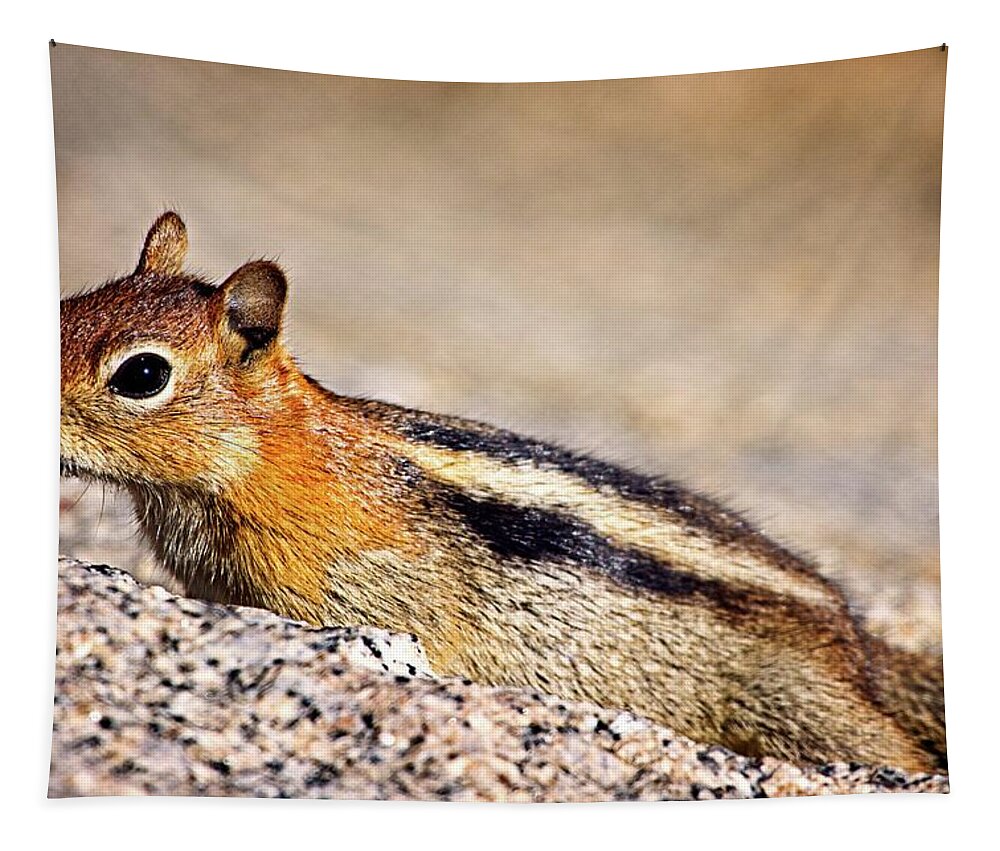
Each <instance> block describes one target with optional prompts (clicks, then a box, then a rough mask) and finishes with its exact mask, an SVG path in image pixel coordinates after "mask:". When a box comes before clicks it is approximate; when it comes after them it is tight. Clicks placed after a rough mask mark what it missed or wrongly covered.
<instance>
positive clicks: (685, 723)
mask: <svg viewBox="0 0 1000 851" xmlns="http://www.w3.org/2000/svg"><path fill="white" fill-rule="evenodd" d="M186 249H187V236H186V232H185V229H184V226H183V224H182V222H181V220H180V219H179V218H178V217H177V216H176V215H175V214H173V213H167V214H164V215H163V216H161V217H160V218H159V219H158V220H157V221H156V222H155V223H154V225H153V227H152V229H151V230H150V231H149V234H148V235H147V238H146V242H145V245H144V248H143V251H142V254H141V257H140V261H139V265H138V267H137V268H136V270H135V272H134V273H133V274H132V275H130V276H128V277H126V278H122V279H119V280H116V281H112V282H110V283H108V284H106V285H105V286H103V287H101V288H99V289H97V290H94V291H91V292H89V293H86V294H83V295H80V296H75V297H72V298H68V299H65V300H64V301H63V302H62V304H61V330H62V419H61V456H62V469H63V472H64V473H67V474H72V475H81V476H84V477H90V478H95V479H100V480H103V481H107V482H111V483H114V484H117V485H119V486H121V487H123V488H125V489H126V490H127V491H128V492H129V493H130V494H131V496H132V498H133V499H134V502H135V506H136V513H137V518H138V522H139V524H140V526H141V528H142V529H143V531H144V533H145V535H146V536H147V537H148V538H149V540H150V542H151V543H152V546H153V548H154V550H155V552H156V554H157V556H158V557H159V559H160V560H161V561H162V563H163V565H164V567H165V568H167V569H168V570H169V571H171V572H172V573H173V574H174V575H176V576H177V577H178V578H179V579H180V580H181V581H182V582H183V583H184V585H185V587H186V589H187V591H188V593H190V594H192V595H194V596H199V597H204V598H208V599H212V600H216V601H220V602H224V603H232V604H240V605H250V606H259V607H263V608H266V609H270V610H272V611H275V612H277V613H279V614H281V615H284V616H286V617H290V618H296V619H300V620H304V621H307V622H310V623H313V624H324V625H348V624H372V625H375V626H380V627H383V628H386V629H389V630H394V631H407V632H412V633H414V634H416V635H417V636H419V637H420V639H421V640H422V642H423V643H424V645H425V648H426V650H427V653H428V656H429V659H430V661H431V663H432V666H433V667H434V668H435V670H436V671H438V672H439V673H440V674H442V675H453V676H463V677H468V678H471V679H474V680H477V681H480V682H483V683H488V684H493V685H511V686H531V687H535V688H537V689H539V690H542V691H545V692H548V693H552V694H557V695H559V696H562V697H566V698H577V699H585V700H590V701H595V702H597V703H600V704H602V705H606V706H619V707H623V708H627V709H630V710H632V711H633V712H636V713H638V714H640V715H643V716H646V717H649V718H652V719H654V720H657V721H660V722H662V723H664V724H666V725H668V726H671V727H672V728H674V729H676V730H677V731H678V732H681V733H683V734H685V735H687V736H690V737H692V738H695V739H698V740H702V741H712V742H719V743H721V744H724V745H726V746H728V747H730V748H732V749H734V750H736V751H739V752H741V753H744V754H748V755H751V756H754V755H773V756H778V757H783V758H787V759H792V760H798V761H811V762H822V761H832V760H849V759H853V760H858V761H862V762H867V763H879V764H891V765H896V766H899V767H902V768H907V769H912V770H932V769H935V768H940V767H942V766H943V759H944V730H943V706H942V702H941V701H942V698H941V695H940V670H939V662H938V661H937V660H933V659H930V660H928V659H923V658H922V657H916V656H912V655H910V654H904V653H902V651H894V650H891V649H889V648H887V647H885V646H884V645H882V644H881V643H880V642H878V641H877V640H875V639H874V638H872V637H870V636H868V635H867V634H866V633H864V631H863V630H862V629H861V628H860V627H859V625H858V624H857V623H856V622H855V620H854V619H853V618H852V616H851V614H850V612H849V610H848V607H847V605H846V603H845V601H844V598H843V596H842V595H841V593H840V592H839V591H838V590H837V589H836V588H835V587H834V586H833V585H832V584H830V583H829V582H827V581H826V580H824V579H823V578H821V577H820V575H819V574H818V573H817V572H816V571H815V570H814V569H813V568H812V567H811V566H809V565H808V564H807V563H805V562H803V561H802V560H800V559H798V558H797V557H795V556H793V555H792V554H790V553H789V552H787V551H785V550H784V549H782V548H781V547H779V546H777V545H776V544H774V543H772V542H771V541H769V540H768V539H767V538H765V537H764V536H763V535H761V534H760V533H759V532H757V531H755V530H754V529H753V528H752V527H751V526H750V525H748V524H747V523H746V522H745V521H743V520H742V519H741V518H740V517H739V516H737V515H735V514H733V513H732V512H729V511H727V510H726V509H725V508H723V507H721V506H719V505H717V504H715V503H713V502H711V501H709V500H707V499H705V498H703V497H700V496H697V495H695V494H692V493H689V492H687V491H685V490H683V489H681V488H678V487H675V486H673V485H671V484H669V483H666V482H661V481H658V480H653V479H649V478H645V477H642V476H639V475H636V474H633V473H630V472H628V471H625V470H622V469H620V468H617V467H614V466H612V465H609V464H605V463H603V462H600V461H597V460H594V459H592V458H589V457H586V456H581V455H576V454H573V453H571V452H568V451H565V450H563V449H560V448H558V447H554V446H551V445H548V444H544V443H541V442H537V441H534V440H530V439H527V438H524V437H521V436H518V435H515V434H512V433H510V432H506V431H503V430H500V429H496V428H492V427H490V426H487V425H484V424H481V423H476V422H470V421H466V420H461V419H457V418H451V417H444V416H437V415H433V414H427V413H423V412H419V411H413V410H408V409H405V408H400V407H395V406H391V405H387V404H382V403H378V402H373V401H366V400H359V399H353V398H349V397H343V396H338V395H335V394H333V393H331V392H329V391H327V390H325V389H323V388H322V387H320V386H319V385H318V384H317V383H316V382H314V381H313V380H312V379H310V378H308V377H307V376H305V375H304V374H303V373H302V372H301V371H300V370H299V368H298V367H297V366H296V364H295V362H294V361H293V359H292V357H291V356H290V355H289V353H288V352H287V350H286V349H285V348H284V346H283V345H282V344H281V342H280V340H279V339H278V338H279V332H280V328H281V319H282V315H283V310H284V304H285V297H286V282H285V278H284V275H283V274H282V272H281V270H280V269H279V268H278V267H277V266H276V265H274V264H273V263H269V262H265V261H257V262H253V263H248V264H246V265H245V266H243V267H241V268H240V269H238V270H237V271H236V272H234V273H233V274H232V275H231V276H230V277H229V278H228V279H226V281H224V282H223V283H222V284H221V285H219V286H217V287H216V286H212V285H210V284H208V283H207V282H205V281H203V280H201V279H199V278H196V277H193V276H189V275H186V274H185V273H184V272H183V268H182V267H183V260H184V256H185V253H186Z"/></svg>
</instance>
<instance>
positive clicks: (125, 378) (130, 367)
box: [108, 353, 170, 399]
mask: <svg viewBox="0 0 1000 851" xmlns="http://www.w3.org/2000/svg"><path fill="white" fill-rule="evenodd" d="M169 380H170V364H169V363H167V361H166V360H165V359H164V358H161V357H160V356H159V355H154V354H148V353H147V354H142V355H133V356H132V357H130V358H129V359H128V360H127V361H125V363H123V364H122V365H121V366H120V367H118V369H117V370H116V371H115V374H114V375H112V376H111V381H109V382H108V387H110V388H111V392H112V393H117V394H118V395H119V396H126V397H128V398H129V399H148V398H149V397H150V396H155V395H156V394H157V393H159V392H160V391H162V390H163V388H164V387H166V386H167V382H168V381H169Z"/></svg>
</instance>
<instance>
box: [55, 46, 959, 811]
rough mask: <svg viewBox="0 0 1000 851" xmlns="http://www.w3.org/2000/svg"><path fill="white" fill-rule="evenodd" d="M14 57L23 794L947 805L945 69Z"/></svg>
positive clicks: (926, 64) (918, 61) (919, 54)
mask: <svg viewBox="0 0 1000 851" xmlns="http://www.w3.org/2000/svg"><path fill="white" fill-rule="evenodd" d="M50 54H51V63H52V81H53V89H52V90H53V100H54V115H55V153H56V168H57V182H58V213H59V247H60V275H61V296H62V297H61V302H60V334H61V395H60V398H61V416H60V469H61V473H62V479H61V492H60V494H61V499H60V515H59V517H60V531H59V534H60V547H59V549H60V552H61V553H62V555H61V557H60V560H59V565H58V571H59V583H58V616H57V650H58V653H57V657H56V670H55V677H56V705H55V715H54V730H53V740H52V762H51V770H50V785H49V794H50V796H51V797H77V796H102V795H175V796H179V795H201V796H254V797H320V798H353V799H397V800H398V799H419V800H442V801H443V800H448V801H495V802H512V801H518V802H557V801H577V802H579V801H611V800H615V801H620V800H679V799H695V800H705V799H718V798H747V797H775V796H802V795H817V794H830V793H837V794H839V793H859V792H938V793H940V792H947V791H948V774H947V757H946V744H945V719H944V692H943V676H942V657H941V645H942V641H941V619H940V602H939V582H938V576H939V557H938V520H937V516H938V508H937V455H936V441H937V434H936V413H937V412H936V394H937V384H936V381H937V378H936V360H937V351H936V332H937V278H938V231H939V201H940V191H941V150H942V127H943V114H944V87H945V69H946V62H947V50H946V49H945V48H943V47H935V48H932V49H926V50H916V51H912V52H908V53H899V54H892V55H886V56H875V57H869V58H865V59H854V60H848V61H841V62H824V63H817V64H811V65H801V66H790V67H780V68H766V69H759V70H749V71H730V72H724V73H705V74H695V75H685V76H674V77H650V78H637V79H609V80H591V81H574V82H540V83H474V82H468V83H464V82H417V81H406V80H387V79H366V78H356V77H343V76H326V75H320V74H305V73H293V72H287V71H278V70H266V69H261V68H250V67H242V66H233V65H223V64H215V63H210V62H196V61H189V60H179V59H170V58H164V57H158V56H146V55H141V54H134V53H124V52H116V51H108V50H99V49H95V48H86V47H77V46H73V45H66V44H55V43H53V44H51V45H50Z"/></svg>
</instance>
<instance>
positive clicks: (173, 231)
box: [135, 210, 188, 275]
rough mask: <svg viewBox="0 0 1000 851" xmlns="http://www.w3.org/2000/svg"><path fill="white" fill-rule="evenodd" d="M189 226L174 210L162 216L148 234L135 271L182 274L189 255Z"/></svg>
mask: <svg viewBox="0 0 1000 851" xmlns="http://www.w3.org/2000/svg"><path fill="white" fill-rule="evenodd" d="M187 250H188V237H187V228H186V227H184V222H182V221H181V217H180V216H178V215H177V213H175V212H173V211H172V210H171V211H170V212H168V213H164V214H163V215H162V216H160V217H159V218H158V219H157V220H156V221H155V222H153V226H152V227H151V228H150V229H149V233H147V234H146V243H145V244H144V245H143V246H142V254H140V255H139V265H138V266H136V269H135V273H136V274H137V275H141V274H143V273H146V272H152V273H156V274H160V275H177V274H180V271H181V268H182V267H183V266H184V258H185V257H186V256H187Z"/></svg>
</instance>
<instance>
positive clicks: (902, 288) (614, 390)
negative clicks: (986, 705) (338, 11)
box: [52, 45, 947, 647]
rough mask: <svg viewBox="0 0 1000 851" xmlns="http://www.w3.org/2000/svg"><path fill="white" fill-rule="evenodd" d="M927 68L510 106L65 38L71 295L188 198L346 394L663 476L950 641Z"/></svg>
mask: <svg viewBox="0 0 1000 851" xmlns="http://www.w3.org/2000/svg"><path fill="white" fill-rule="evenodd" d="M946 56H947V54H946V53H945V52H942V51H941V50H940V49H938V48H935V49H931V50H922V51H915V52H911V53H903V54H895V55H891V56H884V57H874V58H869V59H860V60H852V61H847V62H836V63H822V64H816V65H804V66H795V67H787V68H774V69H765V70H757V71H746V72H730V73H721V74H704V75H695V76H682V77H662V78H646V79H634V80H609V81H598V82H579V83H577V82H572V83H546V84H508V85H497V84H458V83H422V82H399V81H386V80H368V79H356V78H347V77H330V76H320V75H305V74H296V73H289V72H279V71H270V70H262V69H255V68H245V67H238V66H228V65H216V64H211V63H198V62H190V61H183V60H173V59H163V58H157V57H150V56H141V55H136V54H128V53H118V52H112V51H101V50H94V49H88V48H78V47H73V46H69V45H59V46H57V47H56V48H54V49H53V51H52V61H53V94H54V101H55V127H56V164H57V178H58V191H59V230H60V255H61V276H62V288H63V292H64V293H68V292H72V291H75V290H78V289H80V288H82V287H84V286H86V285H93V284H96V283H100V282H101V281H103V280H104V279H106V278H108V277H111V276H115V275H118V274H124V273H127V272H129V271H130V270H131V269H132V268H133V266H134V265H135V262H136V260H137V258H138V254H139V249H140V247H141V244H142V238H143V236H144V235H145V231H146V228H147V227H148V225H149V224H150V222H151V221H152V219H153V218H154V217H155V216H156V215H157V214H159V213H160V212H162V211H163V210H165V209H168V208H173V209H176V210H178V211H179V212H180V213H181V215H182V216H183V217H184V219H185V221H186V222H187V225H188V228H189V232H190V235H191V241H192V251H191V255H190V265H191V267H192V268H194V269H198V270H202V271H203V272H204V273H205V274H206V275H208V276H209V277H211V278H213V279H219V278H221V277H222V276H224V275H225V274H227V273H228V272H229V271H231V270H232V269H233V268H235V267H236V266H237V265H239V264H240V263H242V262H243V261H245V260H247V259H250V258H252V257H259V256H262V255H265V256H269V257H274V258H277V259H278V260H279V261H280V262H281V263H282V264H283V265H284V267H285V268H286V270H287V271H288V273H289V275H290V279H291V282H292V290H291V302H290V314H289V322H288V327H287V329H286V339H287V341H288V342H289V344H290V345H291V348H292V349H293V350H294V351H295V352H296V353H297V355H298V357H299V359H300V361H301V363H302V365H303V367H304V368H305V369H306V371H308V372H310V373H312V374H313V375H314V376H316V377H317V378H319V379H320V380H322V381H323V382H324V383H325V384H326V385H327V386H329V387H331V388H332V389H335V390H337V391H340V392H345V393H352V394H361V395H367V396H372V397H376V398H382V399H386V400H389V401H395V402H400V403H404V404H407V405H411V406H416V407H422V408H427V409H431V410H436V411H441V412H449V413H457V414H463V415H468V416H472V417H475V418H479V419H485V420H489V421H492V422H494V423H497V424H499V425H503V426H507V427H511V428H514V429H517V430H520V431H524V432H527V433H530V434H533V435H536V436H540V437H544V438H548V439H552V440H556V441H558V442H561V443H563V444H566V445H569V446H571V447H574V448H577V449H583V450H587V451H591V452H594V453H596V454H598V455H601V456H603V457H605V458H608V459H610V460H614V461H618V462H621V463H624V464H627V465H629V466H632V467H635V468H637V469H639V470H642V471H645V472H649V473H658V474H665V475H668V476H671V477H674V478H678V479H680V480H682V481H684V482H686V483H687V484H689V485H692V486H694V487H695V488H697V489H700V490H702V491H705V492H708V493H710V494H713V495H715V496H718V497H720V498H722V499H724V500H726V501H727V502H729V503H731V504H733V505H734V506H736V507H737V508H741V509H744V510H745V511H746V513H747V514H748V515H749V516H750V517H752V518H753V519H754V520H756V521H757V523H758V524H759V525H761V526H762V527H763V528H764V529H765V530H766V531H767V532H768V533H769V534H771V535H772V536H774V537H776V538H778V539H779V540H781V541H783V542H785V543H786V544H788V545H790V546H791V547H792V548H793V549H796V550H798V551H799V552H802V553H804V554H806V555H809V556H811V557H812V558H813V559H815V560H816V561H817V563H818V564H819V565H820V567H821V569H822V570H823V571H824V572H825V573H827V575H829V576H832V577H834V578H835V579H837V580H838V581H840V582H841V583H842V585H843V586H844V587H845V589H846V590H847V592H848V594H849V596H850V597H851V598H852V600H853V601H854V602H855V603H856V605H857V606H858V608H859V610H860V611H863V612H864V613H865V614H866V615H867V617H868V619H869V623H870V624H871V626H872V627H873V629H874V630H875V631H877V632H880V633H882V634H884V635H886V636H887V637H889V638H890V639H891V640H894V641H896V642H898V643H901V644H904V645H906V646H911V647H921V646H925V647H926V646H931V647H933V646H938V645H939V641H940V634H939V629H940V620H939V610H938V606H939V603H938V581H937V576H938V548H937V476H936V439H937V436H936V381H935V372H936V345H935V344H936V319H937V316H936V310H937V264H938V210H939V194H940V163H941V130H942V119H943V114H942V110H943V101H944V79H945V62H946ZM84 490H85V489H84V488H83V487H82V486H81V485H79V484H78V483H75V482H70V481H64V483H63V498H62V511H61V531H60V534H61V541H60V549H61V550H62V551H63V552H66V553H67V554H71V555H75V556H78V557H82V558H90V559H94V560H98V561H106V562H109V563H112V564H116V565H118V566H122V567H127V568H129V569H133V570H135V571H136V572H138V573H140V574H141V575H144V576H149V575H150V573H149V571H150V569H151V567H150V564H151V562H150V559H149V556H148V554H147V553H145V551H144V550H143V549H142V547H141V544H139V543H138V541H137V540H136V539H135V536H134V534H133V533H132V531H131V528H132V527H131V524H130V522H129V511H128V504H127V502H124V501H122V500H121V499H120V498H117V497H115V495H114V494H112V493H111V492H108V493H106V494H104V493H102V492H101V488H100V487H99V486H93V487H91V488H89V489H87V490H86V492H85V493H84Z"/></svg>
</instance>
